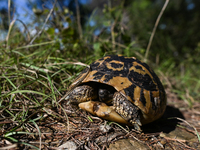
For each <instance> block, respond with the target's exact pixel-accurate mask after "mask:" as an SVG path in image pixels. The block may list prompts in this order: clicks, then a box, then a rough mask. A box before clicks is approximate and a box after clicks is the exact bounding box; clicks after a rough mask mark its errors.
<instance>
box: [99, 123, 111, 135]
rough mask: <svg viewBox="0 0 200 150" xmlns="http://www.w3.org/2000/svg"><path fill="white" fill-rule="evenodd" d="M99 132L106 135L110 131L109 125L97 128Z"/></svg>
mask: <svg viewBox="0 0 200 150" xmlns="http://www.w3.org/2000/svg"><path fill="white" fill-rule="evenodd" d="M99 130H100V131H101V132H103V133H107V132H109V131H110V130H111V126H110V125H107V124H101V125H100V126H99Z"/></svg>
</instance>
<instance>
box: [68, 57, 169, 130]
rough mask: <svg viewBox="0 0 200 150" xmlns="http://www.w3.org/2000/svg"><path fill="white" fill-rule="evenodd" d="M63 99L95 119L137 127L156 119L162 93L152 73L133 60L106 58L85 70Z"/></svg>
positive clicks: (163, 100)
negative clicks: (94, 116) (92, 115)
mask: <svg viewBox="0 0 200 150" xmlns="http://www.w3.org/2000/svg"><path fill="white" fill-rule="evenodd" d="M70 89H71V90H70V91H69V93H68V94H67V96H66V98H65V99H66V100H68V101H69V102H70V103H72V104H77V105H78V106H79V107H80V108H82V109H83V110H86V111H88V112H90V113H92V114H94V115H96V116H98V117H101V118H103V119H107V120H110V121H115V122H118V123H124V124H127V125H132V126H134V128H135V129H136V130H141V128H140V126H142V125H143V124H147V123H150V122H153V121H155V120H157V119H158V118H160V117H161V116H162V115H163V113H164V111H165V108H166V101H167V100H166V93H165V90H164V87H163V85H162V83H161V82H160V80H159V78H158V76H157V75H156V74H155V73H154V71H153V70H152V69H151V68H150V67H149V66H148V65H147V64H146V63H144V62H142V61H140V60H138V59H136V58H135V57H125V56H122V55H108V56H105V57H103V58H100V59H98V60H96V61H95V62H93V63H92V64H90V66H89V68H85V69H84V70H83V71H82V72H81V74H80V75H79V76H78V77H77V79H76V80H75V82H73V83H72V84H71V86H70Z"/></svg>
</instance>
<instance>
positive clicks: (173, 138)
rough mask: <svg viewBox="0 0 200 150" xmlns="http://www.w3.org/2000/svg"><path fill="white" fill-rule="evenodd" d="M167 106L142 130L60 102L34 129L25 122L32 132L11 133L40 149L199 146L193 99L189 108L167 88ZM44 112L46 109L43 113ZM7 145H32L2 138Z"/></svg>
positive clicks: (199, 116) (190, 149)
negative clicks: (110, 121)
mask: <svg viewBox="0 0 200 150" xmlns="http://www.w3.org/2000/svg"><path fill="white" fill-rule="evenodd" d="M166 92H167V96H168V106H167V109H166V112H165V114H164V115H163V117H162V118H160V119H159V120H157V121H155V122H153V123H151V124H147V125H144V126H142V132H138V131H136V130H134V128H131V127H128V126H122V125H118V124H116V123H109V122H107V121H105V120H102V119H100V118H98V117H94V116H92V115H90V114H89V113H87V112H85V111H82V110H81V109H79V108H76V107H72V106H70V105H64V106H65V107H64V109H65V110H64V111H63V109H61V108H60V107H57V108H54V109H52V108H51V109H47V108H46V111H44V112H45V113H43V115H44V117H43V118H44V119H42V120H40V123H39V124H38V128H39V129H40V132H38V129H37V128H36V127H34V126H31V125H30V124H28V123H27V124H26V125H29V126H30V127H29V130H30V131H29V132H31V133H38V134H33V135H24V134H23V135H20V134H17V135H14V138H16V139H19V140H20V139H21V142H25V143H29V144H31V145H34V146H36V147H38V148H41V149H70V150H74V149H110V150H119V149H120V150H123V149H126V150H128V149H130V150H131V149H143V150H145V149H151V150H154V149H155V150H158V149H166V150H175V149H176V150H179V149H180V150H195V149H200V141H199V139H198V135H197V132H200V103H198V102H194V103H193V106H192V107H191V108H189V106H188V104H187V102H184V101H183V100H180V99H179V98H178V97H177V96H176V94H174V93H171V92H169V91H168V90H167V91H166ZM46 112H48V113H46ZM6 146H11V147H10V149H34V147H32V148H31V147H30V146H29V145H24V144H23V143H21V144H20V143H18V144H14V143H11V142H9V140H8V139H3V140H2V142H1V144H0V147H6Z"/></svg>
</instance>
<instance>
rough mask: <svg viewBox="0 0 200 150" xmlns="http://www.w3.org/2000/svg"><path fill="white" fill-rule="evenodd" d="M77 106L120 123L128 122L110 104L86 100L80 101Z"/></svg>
mask: <svg viewBox="0 0 200 150" xmlns="http://www.w3.org/2000/svg"><path fill="white" fill-rule="evenodd" d="M79 107H80V108H81V109H83V110H85V111H87V112H89V113H91V114H93V115H95V116H98V117H100V118H103V119H106V120H109V121H114V122H118V123H122V124H129V123H128V122H127V121H126V120H125V119H124V118H122V117H121V116H120V115H119V114H118V113H116V112H115V110H113V107H112V106H108V105H106V104H105V103H102V102H97V101H88V102H84V103H80V104H79ZM129 125H130V124H129Z"/></svg>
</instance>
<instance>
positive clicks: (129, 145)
mask: <svg viewBox="0 0 200 150" xmlns="http://www.w3.org/2000/svg"><path fill="white" fill-rule="evenodd" d="M134 149H135V150H149V147H148V146H147V145H145V144H143V143H142V142H139V141H136V140H132V139H121V140H118V141H116V142H114V143H113V144H110V145H109V150H134Z"/></svg>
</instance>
